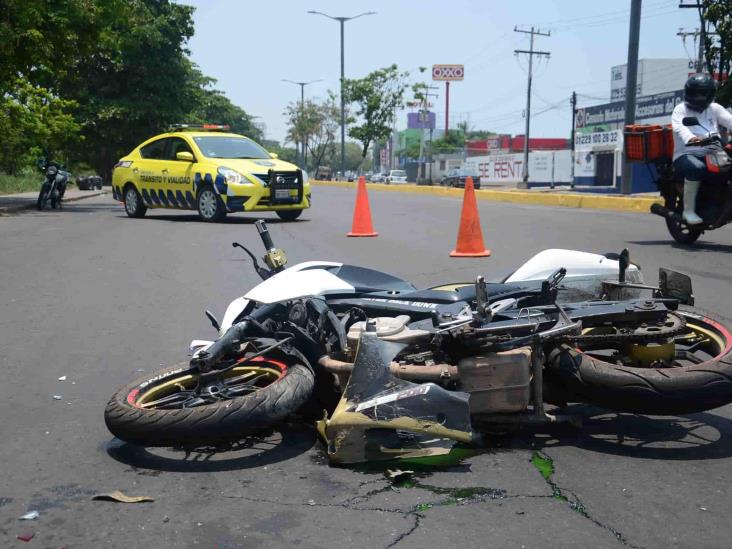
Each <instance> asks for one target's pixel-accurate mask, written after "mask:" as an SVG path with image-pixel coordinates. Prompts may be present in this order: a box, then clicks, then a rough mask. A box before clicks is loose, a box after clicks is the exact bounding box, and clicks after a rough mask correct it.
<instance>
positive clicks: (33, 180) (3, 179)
mask: <svg viewBox="0 0 732 549" xmlns="http://www.w3.org/2000/svg"><path fill="white" fill-rule="evenodd" d="M41 180H42V175H7V174H4V173H0V194H13V193H24V192H28V191H37V190H39V189H40V188H41Z"/></svg>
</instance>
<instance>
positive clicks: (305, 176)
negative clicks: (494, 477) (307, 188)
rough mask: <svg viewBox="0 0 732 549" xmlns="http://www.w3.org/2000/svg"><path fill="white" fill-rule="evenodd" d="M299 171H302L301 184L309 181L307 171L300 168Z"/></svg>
mask: <svg viewBox="0 0 732 549" xmlns="http://www.w3.org/2000/svg"><path fill="white" fill-rule="evenodd" d="M301 171H302V184H303V185H305V183H307V182H308V181H310V176H309V175H308V172H306V171H305V170H301Z"/></svg>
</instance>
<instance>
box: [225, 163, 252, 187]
mask: <svg viewBox="0 0 732 549" xmlns="http://www.w3.org/2000/svg"><path fill="white" fill-rule="evenodd" d="M218 172H219V175H221V176H223V178H224V180H225V181H226V184H227V185H245V184H248V183H249V181H248V180H247V178H246V177H244V176H243V175H242V174H240V173H239V172H237V171H236V170H232V169H231V168H226V167H224V166H222V167H221V168H219V169H218Z"/></svg>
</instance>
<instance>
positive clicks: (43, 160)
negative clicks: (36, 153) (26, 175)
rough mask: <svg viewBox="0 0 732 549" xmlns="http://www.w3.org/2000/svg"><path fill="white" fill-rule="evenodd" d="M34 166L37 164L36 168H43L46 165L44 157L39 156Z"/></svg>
mask: <svg viewBox="0 0 732 549" xmlns="http://www.w3.org/2000/svg"><path fill="white" fill-rule="evenodd" d="M36 166H38V169H39V170H42V169H43V168H45V167H46V159H45V158H39V159H38V161H37V162H36Z"/></svg>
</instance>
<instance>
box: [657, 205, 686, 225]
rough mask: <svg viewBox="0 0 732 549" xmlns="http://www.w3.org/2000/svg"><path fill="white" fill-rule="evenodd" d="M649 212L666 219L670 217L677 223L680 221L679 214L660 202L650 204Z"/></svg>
mask: <svg viewBox="0 0 732 549" xmlns="http://www.w3.org/2000/svg"><path fill="white" fill-rule="evenodd" d="M651 213H652V214H655V215H658V216H661V217H665V218H666V219H672V220H674V221H677V222H679V223H681V222H682V219H681V216H680V215H679V214H677V213H676V212H672V211H671V210H669V209H668V208H666V207H664V206H661V205H660V204H653V205H651Z"/></svg>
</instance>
